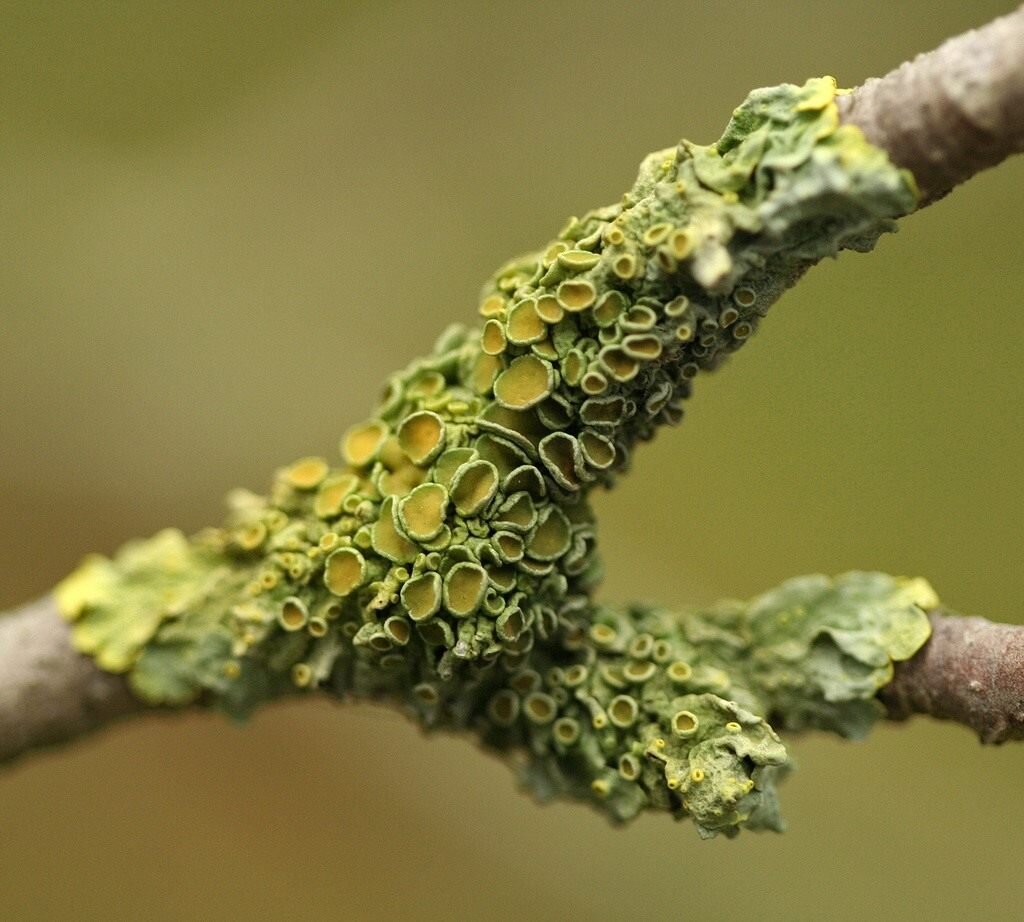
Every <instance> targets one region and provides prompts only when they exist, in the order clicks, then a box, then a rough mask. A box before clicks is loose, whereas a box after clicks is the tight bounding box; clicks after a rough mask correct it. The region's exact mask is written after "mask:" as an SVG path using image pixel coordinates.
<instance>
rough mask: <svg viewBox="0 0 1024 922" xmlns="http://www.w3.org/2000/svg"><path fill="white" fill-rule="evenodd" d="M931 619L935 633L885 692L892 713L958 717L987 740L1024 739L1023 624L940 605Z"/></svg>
mask: <svg viewBox="0 0 1024 922" xmlns="http://www.w3.org/2000/svg"><path fill="white" fill-rule="evenodd" d="M931 623H932V636H931V638H930V639H929V640H928V642H927V643H926V644H925V645H924V646H923V647H922V648H921V650H920V652H919V653H917V654H916V655H915V656H914V657H913V658H911V659H909V660H907V661H906V662H903V663H900V664H898V665H897V667H896V671H895V675H894V677H893V680H892V681H891V682H890V683H889V684H888V685H886V686H885V688H883V689H882V691H881V693H880V697H881V699H882V701H883V702H884V703H885V705H886V707H887V708H888V710H889V716H890V717H891V718H893V719H896V720H899V719H904V718H907V717H910V716H911V715H913V714H927V715H928V716H930V717H937V718H939V719H941V720H955V721H957V722H958V723H961V724H964V725H965V726H968V727H970V728H971V729H972V730H974V732H975V733H977V734H978V736H979V737H980V739H981V741H982V742H983V743H1005V742H1007V741H1009V740H1020V739H1024V626H1021V625H1011V624H994V623H992V622H991V621H986V620H985V619H984V618H965V617H961V616H958V615H949V614H946V613H944V612H941V611H935V612H932V613H931Z"/></svg>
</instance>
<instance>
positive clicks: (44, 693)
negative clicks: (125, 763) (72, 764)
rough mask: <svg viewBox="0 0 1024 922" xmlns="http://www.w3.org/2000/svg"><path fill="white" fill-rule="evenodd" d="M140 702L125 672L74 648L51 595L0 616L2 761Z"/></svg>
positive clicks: (69, 736) (61, 738) (138, 705)
mask: <svg viewBox="0 0 1024 922" xmlns="http://www.w3.org/2000/svg"><path fill="white" fill-rule="evenodd" d="M142 707H143V706H142V703H141V702H140V701H139V700H138V699H137V698H135V697H133V696H132V694H131V693H130V692H129V690H128V687H127V685H125V683H124V680H123V679H122V678H121V677H120V676H115V675H111V674H110V673H108V672H104V671H103V670H101V669H100V668H99V667H98V666H96V664H95V663H94V662H93V661H92V660H91V659H90V658H89V657H87V656H82V655H81V654H80V653H78V652H77V651H76V650H75V649H73V648H72V646H71V632H70V630H69V628H68V625H67V624H66V623H65V621H64V620H63V619H62V618H61V616H60V614H59V613H58V611H57V606H56V604H55V603H54V601H53V598H52V597H50V596H47V597H45V598H42V599H39V600H38V601H36V602H32V603H30V604H28V605H26V606H24V607H23V608H19V609H17V610H16V611H13V612H9V613H7V614H3V615H0V763H2V762H7V761H9V760H11V759H14V758H16V757H17V756H18V755H20V754H21V753H23V752H26V751H28V750H32V749H37V748H39V747H41V746H47V745H52V744H55V743H63V742H65V741H67V740H71V739H74V738H75V737H76V736H80V735H82V734H83V733H88V732H89V731H90V730H94V729H96V728H97V727H100V726H102V725H103V724H106V723H109V722H110V721H112V720H114V719H116V718H118V717H122V716H125V715H127V714H130V713H132V712H136V711H141V710H142Z"/></svg>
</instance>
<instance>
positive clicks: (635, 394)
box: [58, 78, 936, 835]
mask: <svg viewBox="0 0 1024 922" xmlns="http://www.w3.org/2000/svg"><path fill="white" fill-rule="evenodd" d="M835 95H836V90H835V84H834V82H833V81H832V80H831V79H830V78H822V79H817V80H811V81H809V82H808V83H807V84H805V85H804V86H803V87H796V86H790V85H785V86H780V87H775V88H771V89H764V90H757V91H755V92H754V93H752V94H751V95H750V97H748V99H747V100H746V101H745V102H744V103H743V105H741V106H740V107H739V108H738V109H737V110H736V111H735V112H734V114H733V118H732V120H731V121H730V123H729V125H728V127H727V129H726V131H725V134H724V135H723V136H722V138H721V139H720V140H719V141H718V142H717V144H714V145H712V146H710V147H703V146H699V145H696V144H693V143H690V142H688V141H683V142H681V143H680V144H679V145H678V146H677V147H674V148H670V149H667V150H664V151H659V152H657V153H654V154H651V155H650V156H649V157H647V158H646V159H645V160H644V162H643V164H642V165H641V168H640V175H639V177H638V178H637V181H636V183H635V185H634V186H633V188H632V189H631V190H630V191H629V192H628V193H627V194H626V195H625V196H624V197H623V199H622V200H621V202H619V203H617V204H615V205H610V206H607V207H605V208H598V209H596V210H594V211H592V212H590V213H588V214H586V215H584V216H583V217H582V218H573V219H572V220H570V221H569V223H568V224H567V225H566V226H565V228H564V229H563V230H562V232H561V233H560V234H559V235H558V237H557V239H555V240H554V241H553V242H552V243H550V244H549V245H548V246H546V247H545V248H543V249H542V250H540V251H538V252H535V253H531V254H528V255H526V256H522V257H520V258H519V259H516V260H513V261H512V262H510V263H508V264H507V265H505V266H504V267H502V268H501V269H500V270H499V271H498V272H497V273H496V274H495V276H494V277H493V278H492V279H491V280H490V281H489V282H488V284H487V285H486V286H485V288H484V291H483V294H482V297H481V303H480V314H481V317H482V326H481V327H480V328H479V329H470V328H466V327H461V326H456V327H452V328H450V329H448V330H447V331H445V332H444V333H443V334H442V336H441V337H440V339H439V340H438V342H437V344H436V345H435V347H434V349H433V351H432V352H431V353H430V354H429V355H428V356H426V357H424V358H422V359H420V360H418V361H416V362H414V363H413V364H412V365H410V366H409V367H408V368H406V369H404V370H403V371H401V372H398V373H397V374H395V375H394V376H392V378H391V379H390V380H389V381H388V382H387V385H386V387H385V389H384V393H383V396H382V398H381V401H380V403H379V405H378V407H377V409H376V410H375V412H374V414H373V416H372V417H371V418H370V419H368V420H366V421H365V422H362V423H360V424H358V425H356V426H353V427H352V428H351V429H349V430H348V432H347V433H345V435H344V437H343V438H342V441H341V449H340V450H341V456H342V460H343V462H344V463H343V464H342V465H341V466H340V467H334V466H331V465H330V464H329V463H328V462H327V461H326V460H325V459H323V458H304V459H301V460H299V461H297V462H295V463H294V464H292V465H290V466H288V467H286V468H284V469H282V470H280V471H278V473H277V475H276V477H275V480H274V483H273V486H272V489H271V491H270V493H269V495H268V496H265V497H264V496H257V495H255V494H252V493H249V492H246V491H236V492H235V493H233V494H232V495H231V497H230V498H229V506H230V512H229V515H228V519H227V522H226V524H225V525H223V526H222V527H220V528H212V529H208V530H206V531H203V532H201V533H200V534H198V535H196V536H195V537H193V538H191V539H186V538H185V537H184V536H183V535H181V534H180V533H179V532H177V531H173V530H168V531H164V532H161V533H160V534H158V535H157V536H156V537H154V538H151V539H149V540H147V541H138V542H134V543H132V544H129V545H127V546H125V547H124V548H123V549H122V550H121V551H120V552H119V553H118V554H117V556H116V557H115V558H114V559H113V560H108V559H105V558H102V557H92V558H89V559H88V560H86V561H85V562H84V563H83V564H82V566H81V567H80V569H79V570H78V571H76V572H75V573H74V574H73V575H72V576H70V577H69V578H68V579H67V580H66V581H65V582H64V583H63V584H62V585H61V586H60V587H59V589H58V600H59V602H60V605H61V606H62V609H63V610H64V612H65V614H66V615H67V616H68V617H69V618H70V619H72V620H73V621H74V632H73V636H74V640H75V643H76V644H77V646H78V647H79V649H81V650H82V651H84V652H86V653H88V654H91V655H92V656H94V657H95V658H96V661H97V663H98V664H99V665H100V666H102V667H103V668H104V669H108V670H110V671H112V672H121V673H125V674H126V676H127V679H128V681H129V683H130V684H131V687H132V688H133V689H134V690H135V692H136V693H137V694H138V695H139V696H140V697H142V698H143V699H144V700H146V701H147V702H151V703H153V704H164V705H183V704H186V703H188V702H191V701H193V700H195V699H197V698H199V697H204V698H206V699H209V700H212V701H214V702H216V703H217V704H219V705H220V706H221V707H222V708H224V709H225V710H226V711H228V712H229V713H231V714H234V715H236V716H244V715H246V714H247V713H249V712H250V711H251V710H252V709H253V708H254V707H256V706H257V705H258V704H259V703H260V702H262V701H264V700H267V699H269V698H272V697H275V696H277V695H280V694H284V693H286V692H295V691H296V690H300V689H306V690H309V689H314V688H320V689H324V690H327V691H329V692H332V693H334V694H336V695H339V696H343V697H347V696H358V697H363V698H386V699H389V700H391V701H393V702H396V703H397V704H398V705H399V706H400V707H403V708H404V709H405V710H407V711H408V712H409V713H411V714H413V715H414V716H416V717H417V718H418V719H419V720H420V721H422V723H423V724H424V725H425V726H427V727H431V728H454V729H465V730H471V731H473V732H475V733H477V734H478V735H479V736H480V738H481V739H482V740H483V741H484V743H485V744H486V745H488V746H490V747H492V748H494V749H495V750H498V751H501V752H513V751H514V752H519V753H525V754H526V755H527V759H526V762H525V765H526V767H525V769H523V778H524V781H525V782H526V784H527V785H528V786H529V787H530V788H532V790H533V791H534V792H535V793H536V794H537V795H538V796H541V797H548V796H570V797H576V798H579V799H582V800H585V801H588V802H590V803H592V804H595V805H597V806H599V807H600V808H602V809H603V810H605V811H606V812H607V814H608V815H609V816H610V817H611V818H613V819H615V820H626V819H629V818H630V817H632V816H634V815H636V814H637V813H638V812H640V811H642V810H644V809H661V810H667V811H671V812H672V813H674V814H676V815H677V816H686V815H688V816H690V817H692V818H693V820H694V822H695V823H696V825H697V828H698V830H699V832H700V833H701V834H702V835H714V834H715V833H718V832H723V833H726V834H730V835H731V834H734V833H735V832H736V831H738V829H739V828H740V827H742V826H747V827H752V828H759V827H769V828H778V827H779V818H778V812H777V808H776V800H775V787H774V782H775V780H776V779H777V778H778V777H779V776H780V775H781V774H782V773H784V772H785V770H786V768H787V766H788V758H787V754H786V750H785V747H784V746H783V744H782V742H781V741H780V739H779V737H778V735H777V734H776V732H775V730H774V729H773V728H772V725H771V723H770V722H774V723H776V724H781V725H783V726H786V727H793V728H804V727H817V728H822V729H828V730H833V731H835V732H838V733H841V734H843V735H846V736H859V735H862V734H863V733H864V732H865V731H866V730H867V728H868V727H869V726H870V724H871V722H872V721H873V720H874V719H875V717H876V716H877V715H878V711H879V709H880V708H879V705H878V704H877V703H876V702H875V698H874V696H875V693H876V692H877V690H878V689H879V688H881V687H882V686H883V685H884V684H885V683H886V682H887V681H888V680H889V678H890V677H891V674H892V662H893V660H899V659H904V658H907V657H909V656H911V655H913V653H914V652H915V651H916V650H917V649H918V648H919V647H920V645H921V644H922V643H923V642H924V640H925V639H926V637H927V635H928V621H927V618H926V617H925V614H924V612H925V611H926V610H927V609H928V608H930V607H933V606H934V605H935V604H936V600H935V598H934V594H933V593H932V592H931V590H930V589H929V588H928V587H927V585H926V584H924V583H921V582H914V581H906V580H900V579H895V578H892V577H888V576H884V575H881V574H866V573H852V574H847V575H846V576H844V577H840V578H839V579H837V580H834V581H833V580H829V579H826V578H824V577H808V578H804V579H799V580H793V581H791V582H789V583H786V584H785V585H784V586H782V587H781V588H779V589H777V590H775V591H774V592H770V593H768V594H766V595H764V596H761V597H760V598H758V599H754V600H753V601H751V602H747V603H739V602H730V603H723V604H722V605H719V606H717V607H715V608H713V609H711V610H708V611H684V612H671V611H667V610H664V609H661V608H656V607H644V606H630V607H624V608H615V607H609V606H603V605H598V604H596V603H595V602H594V601H593V592H594V589H595V587H596V586H597V584H598V581H599V579H600V573H601V567H600V562H599V559H598V557H597V554H596V550H595V523H594V516H593V514H592V512H591V507H590V504H589V499H588V498H589V494H590V492H591V490H592V489H593V488H594V487H595V486H599V485H600V486H605V487H606V486H609V485H610V484H611V483H612V482H613V480H614V478H615V477H616V476H617V475H618V474H619V473H621V472H623V471H624V470H625V469H626V468H627V466H628V463H629V460H630V456H631V454H632V452H633V451H634V450H635V448H636V446H637V444H638V443H639V442H642V441H644V440H646V439H649V438H651V437H652V436H653V434H654V432H655V429H656V428H657V427H658V426H659V425H661V424H664V423H668V424H674V423H677V422H679V420H680V418H681V417H682V413H683V411H682V406H681V404H682V401H683V400H684V399H685V398H687V397H688V396H689V395H690V391H691V385H692V380H693V378H694V376H695V375H696V374H697V373H698V372H699V371H701V370H703V369H710V368H714V367H715V366H716V365H717V364H719V363H720V362H721V360H722V359H723V358H724V357H725V356H726V355H728V354H729V353H730V352H732V351H734V350H735V349H737V348H738V347H739V346H740V345H742V344H743V343H744V342H745V341H746V340H747V339H748V338H749V336H750V335H751V333H753V331H754V330H755V329H756V327H757V325H758V323H759V322H760V320H761V318H762V317H763V316H764V315H765V313H766V311H767V309H768V307H769V306H770V305H771V304H772V303H773V302H774V301H775V300H776V298H778V296H779V295H780V294H781V293H782V291H784V290H785V289H786V288H787V287H788V286H789V285H791V284H793V282H794V281H795V280H796V279H797V278H799V276H800V275H801V274H802V273H803V272H804V271H805V270H806V269H807V268H808V267H810V266H811V265H813V264H814V263H815V262H817V261H818V260H820V259H821V258H822V257H825V256H831V255H834V254H836V253H837V252H838V251H839V250H840V249H844V248H852V249H857V250H866V249H869V248H870V247H871V246H872V245H873V244H874V242H875V240H876V239H877V237H878V236H879V235H880V234H881V233H882V232H884V231H887V230H890V229H892V227H893V220H894V219H895V218H897V217H899V216H901V215H903V214H906V213H908V212H910V211H912V210H913V208H914V206H915V201H916V193H915V189H914V184H913V180H912V178H911V177H910V175H909V174H907V173H906V172H905V171H901V170H898V169H896V168H894V167H893V166H892V165H891V164H890V163H889V162H888V160H887V158H886V156H885V154H884V153H882V152H881V151H879V150H877V149H874V148H872V147H871V146H870V145H869V144H868V143H867V142H866V141H865V140H864V138H863V136H862V135H861V134H860V132H859V130H858V129H856V128H854V127H851V126H843V125H840V124H839V121H838V115H837V110H836V106H835V103H834V99H835Z"/></svg>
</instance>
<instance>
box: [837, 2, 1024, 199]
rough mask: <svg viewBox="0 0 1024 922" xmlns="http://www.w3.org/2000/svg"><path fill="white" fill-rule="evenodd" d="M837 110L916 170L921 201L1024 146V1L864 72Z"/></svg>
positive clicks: (901, 163) (935, 196) (897, 160)
mask: <svg viewBox="0 0 1024 922" xmlns="http://www.w3.org/2000/svg"><path fill="white" fill-rule="evenodd" d="M839 113H840V118H841V119H842V120H843V121H844V122H847V123H849V124H853V125H857V126H858V127H860V128H861V130H862V131H863V132H864V134H865V135H866V136H867V138H868V140H869V141H871V142H872V143H873V144H875V145H877V146H878V147H881V148H883V149H884V150H886V151H887V152H888V154H889V156H890V158H891V159H892V161H893V162H894V163H895V164H896V165H897V166H901V167H905V168H906V169H908V170H910V172H911V173H913V174H914V178H915V179H916V180H917V184H918V187H919V188H920V190H921V195H922V198H921V205H922V206H924V205H929V204H931V203H932V202H934V201H936V200H937V199H940V198H942V196H944V195H945V194H946V193H948V192H949V191H950V190H951V189H952V188H953V187H954V186H956V185H958V184H959V183H962V182H963V181H964V180H966V179H970V178H971V177H972V176H973V175H974V174H975V173H980V172H981V171H982V170H985V169H988V168H989V167H991V166H995V165H996V164H997V163H1000V162H1001V161H1002V160H1005V159H1006V158H1007V157H1008V156H1010V155H1011V154H1015V153H1020V152H1021V151H1024V6H1021V7H1018V8H1017V10H1016V11H1014V12H1012V13H1009V14H1008V15H1006V16H1002V17H1000V18H999V19H996V20H993V21H992V22H990V23H989V24H988V25H986V26H982V27H981V28H980V29H974V30H972V31H970V32H966V33H964V34H963V35H958V36H957V37H956V38H952V39H950V40H949V41H948V42H945V43H944V44H942V45H940V46H939V47H938V48H936V49H935V50H934V51H930V52H928V53H927V54H921V55H918V56H917V57H916V58H914V60H913V61H907V62H906V63H904V64H901V65H900V66H899V67H898V68H896V70H894V71H892V72H891V73H889V74H887V75H886V76H884V77H881V78H872V79H870V80H867V81H866V82H865V83H864V84H863V85H862V86H859V87H858V88H857V89H855V90H854V91H853V92H852V93H850V94H849V95H847V96H842V97H840V98H839Z"/></svg>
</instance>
